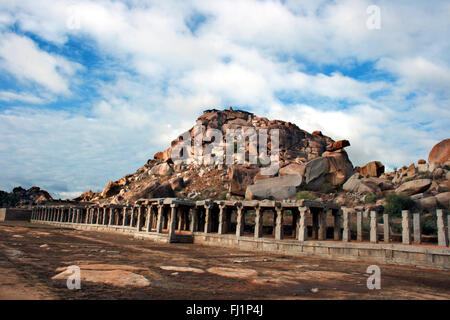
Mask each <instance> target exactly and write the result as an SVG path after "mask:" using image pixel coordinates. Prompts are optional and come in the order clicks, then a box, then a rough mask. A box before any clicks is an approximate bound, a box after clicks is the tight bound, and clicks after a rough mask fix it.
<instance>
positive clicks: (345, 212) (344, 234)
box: [342, 208, 351, 242]
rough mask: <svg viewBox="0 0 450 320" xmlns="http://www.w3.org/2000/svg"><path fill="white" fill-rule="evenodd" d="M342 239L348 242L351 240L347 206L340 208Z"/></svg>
mask: <svg viewBox="0 0 450 320" xmlns="http://www.w3.org/2000/svg"><path fill="white" fill-rule="evenodd" d="M342 217H343V220H342V226H343V229H344V230H342V241H343V242H349V241H350V240H351V233H350V210H349V209H348V208H342Z"/></svg>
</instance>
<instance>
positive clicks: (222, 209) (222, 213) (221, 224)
mask: <svg viewBox="0 0 450 320" xmlns="http://www.w3.org/2000/svg"><path fill="white" fill-rule="evenodd" d="M225 209H226V206H225V205H224V204H219V229H218V231H217V233H218V234H224V233H225V229H224V227H225V214H226V212H225ZM191 231H192V230H191Z"/></svg>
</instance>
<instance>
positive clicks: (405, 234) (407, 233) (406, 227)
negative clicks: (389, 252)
mask: <svg viewBox="0 0 450 320" xmlns="http://www.w3.org/2000/svg"><path fill="white" fill-rule="evenodd" d="M402 243H404V244H411V221H410V220H409V211H408V210H402Z"/></svg>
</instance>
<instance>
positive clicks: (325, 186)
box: [320, 182, 334, 193]
mask: <svg viewBox="0 0 450 320" xmlns="http://www.w3.org/2000/svg"><path fill="white" fill-rule="evenodd" d="M320 191H322V192H323V193H331V192H333V191H334V186H333V185H332V184H331V183H329V182H325V183H324V184H322V185H321V186H320Z"/></svg>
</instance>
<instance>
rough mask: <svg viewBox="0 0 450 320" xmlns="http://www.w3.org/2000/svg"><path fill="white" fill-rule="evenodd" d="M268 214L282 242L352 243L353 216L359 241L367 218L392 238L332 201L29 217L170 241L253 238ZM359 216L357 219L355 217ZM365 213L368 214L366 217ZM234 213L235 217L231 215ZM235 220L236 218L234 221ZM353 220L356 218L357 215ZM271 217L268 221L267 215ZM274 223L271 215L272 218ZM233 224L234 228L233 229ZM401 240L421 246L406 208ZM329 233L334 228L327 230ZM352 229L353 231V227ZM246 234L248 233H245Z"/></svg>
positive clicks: (446, 234)
mask: <svg viewBox="0 0 450 320" xmlns="http://www.w3.org/2000/svg"><path fill="white" fill-rule="evenodd" d="M286 211H289V212H290V214H291V217H292V225H291V228H290V230H291V232H292V234H289V235H285V228H284V225H285V224H284V219H285V215H286ZM249 212H251V213H252V216H253V217H254V230H253V234H249V232H248V230H247V233H246V227H248V225H247V224H246V215H247V214H248V213H249ZM267 215H269V218H272V221H273V227H272V228H271V229H272V232H271V235H270V237H272V238H274V239H275V240H283V239H285V238H286V236H289V238H291V239H295V240H297V241H301V242H304V241H307V240H327V239H328V240H335V241H343V242H349V241H352V238H351V234H352V233H351V231H352V230H351V229H352V228H351V226H352V224H351V220H352V219H351V218H352V216H353V217H354V218H356V227H355V229H356V241H359V242H362V241H363V240H364V237H363V235H364V230H363V229H364V228H363V227H364V224H363V221H364V219H365V218H366V219H367V218H368V219H369V239H368V240H369V241H370V242H372V243H378V242H379V232H378V224H379V220H381V216H382V221H383V232H382V239H383V242H384V243H389V242H391V241H392V240H391V228H390V220H389V219H390V217H389V215H388V214H386V213H384V214H383V213H381V212H378V211H376V210H372V211H369V212H366V214H364V212H363V211H361V210H355V209H353V208H345V207H342V208H341V207H339V206H337V205H335V204H333V203H324V202H317V201H309V200H298V201H289V202H284V201H283V202H279V201H267V200H265V201H211V200H203V201H190V200H183V199H177V198H159V199H141V200H138V201H136V203H135V205H133V206H123V205H106V206H103V205H100V206H99V205H85V206H80V205H69V206H58V205H48V206H36V207H34V208H33V210H32V216H31V220H32V221H35V222H38V221H43V222H49V223H53V222H54V223H67V224H87V225H100V226H108V227H111V228H127V229H131V230H133V231H135V232H147V233H149V232H154V233H160V234H162V233H166V234H168V237H169V241H170V240H172V239H173V238H174V237H176V234H183V233H185V234H192V233H197V232H200V233H205V234H209V233H211V234H213V233H215V234H219V235H225V234H230V233H231V234H234V235H235V236H236V237H242V236H244V235H245V236H253V237H254V238H255V239H259V238H263V237H265V236H268V234H267V231H265V230H264V223H263V221H264V219H265V217H267ZM355 216H356V217H355ZM365 216H366V217H365ZM232 217H233V218H232ZM436 218H437V231H438V245H439V246H448V245H449V238H450V228H448V225H450V215H447V227H446V226H445V217H444V212H443V210H437V211H436ZM234 220H235V222H234ZM353 220H355V219H353ZM266 221H267V219H266ZM269 221H270V219H269ZM233 228H234V230H233ZM401 230H402V243H403V244H412V243H414V244H420V243H421V242H422V240H421V238H422V235H421V221H420V214H419V213H413V214H412V217H411V214H410V212H409V211H407V210H404V211H403V212H402V225H401ZM327 231H330V232H327ZM353 231H354V230H353ZM245 233H246V234H245Z"/></svg>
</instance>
